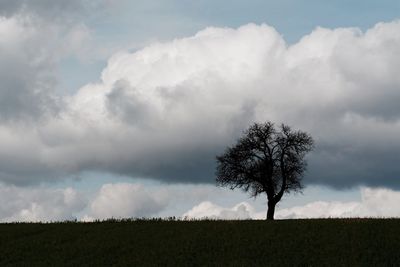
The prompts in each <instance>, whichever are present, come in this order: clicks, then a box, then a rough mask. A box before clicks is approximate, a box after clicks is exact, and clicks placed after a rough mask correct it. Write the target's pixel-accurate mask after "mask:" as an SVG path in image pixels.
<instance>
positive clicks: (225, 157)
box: [216, 122, 314, 219]
mask: <svg viewBox="0 0 400 267" xmlns="http://www.w3.org/2000/svg"><path fill="white" fill-rule="evenodd" d="M313 147H314V141H313V139H312V137H311V136H310V135H309V134H308V133H306V132H303V131H294V130H292V129H291V128H290V127H289V126H287V125H285V124H281V125H280V127H275V125H274V124H273V123H272V122H266V123H254V124H253V125H251V126H250V127H249V128H248V129H247V130H246V131H245V132H244V134H243V136H242V137H241V138H240V139H239V140H238V141H237V143H236V145H234V146H232V147H228V148H227V149H226V151H225V153H224V154H222V155H220V156H217V170H216V176H217V178H216V181H217V184H218V185H219V186H227V187H229V188H230V189H232V190H233V189H235V188H241V189H243V190H244V191H246V192H249V193H250V194H251V196H253V197H256V196H258V195H259V194H261V193H266V194H267V198H268V212H267V219H273V217H274V212H275V206H276V204H277V203H278V202H279V201H280V200H281V199H282V196H283V195H284V193H288V192H290V191H300V190H301V189H302V188H303V184H302V178H303V175H304V172H305V170H306V167H307V162H306V161H305V156H306V154H307V153H308V152H310V151H311V150H312V149H313Z"/></svg>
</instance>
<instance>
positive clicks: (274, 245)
mask: <svg viewBox="0 0 400 267" xmlns="http://www.w3.org/2000/svg"><path fill="white" fill-rule="evenodd" d="M0 249H1V258H0V266H82V265H85V266H87V265H92V266H147V265H149V266H178V265H185V266H287V265H289V266H293V265H296V266H393V265H398V264H400V253H399V251H400V220H397V219H321V220H284V221H272V222H270V221H268V222H267V221H160V220H149V221H140V220H139V221H122V222H117V221H107V222H96V223H49V224H29V223H20V224H1V225H0Z"/></svg>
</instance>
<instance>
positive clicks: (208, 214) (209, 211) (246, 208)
mask: <svg viewBox="0 0 400 267" xmlns="http://www.w3.org/2000/svg"><path fill="white" fill-rule="evenodd" d="M252 216H254V208H253V207H252V206H251V205H250V204H248V203H247V202H242V203H239V204H237V205H235V206H234V207H232V208H223V207H221V206H219V205H216V204H213V203H211V202H209V201H204V202H202V203H200V204H199V205H197V206H195V207H193V208H192V209H190V210H189V211H187V212H185V213H184V214H183V215H182V218H187V219H205V218H208V219H223V220H243V219H250V218H252Z"/></svg>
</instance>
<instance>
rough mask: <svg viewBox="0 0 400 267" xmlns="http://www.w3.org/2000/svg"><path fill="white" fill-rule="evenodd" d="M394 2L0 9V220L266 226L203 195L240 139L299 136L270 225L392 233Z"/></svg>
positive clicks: (236, 200)
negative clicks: (273, 131)
mask: <svg viewBox="0 0 400 267" xmlns="http://www.w3.org/2000/svg"><path fill="white" fill-rule="evenodd" d="M399 14H400V3H399V2H398V1H389V0H386V1H379V2H377V1H355V0H352V1H314V0H312V1H289V0H284V1H259V0H251V1H238V0H234V1H229V2H228V1H219V0H217V1H215V0H214V1H208V0H203V1H186V0H181V1H178V0H175V1H173V0H164V1H128V0H83V1H78V0H71V1H61V0H30V1H28V0H13V1H11V0H8V1H7V0H0V80H1V81H2V82H1V84H0V192H1V193H0V200H1V201H0V221H6V222H8V221H56V220H73V219H77V220H86V221H90V220H94V219H105V218H109V217H117V218H119V217H160V216H161V217H168V216H177V217H190V218H201V217H205V216H208V217H215V218H229V219H235V218H255V219H260V218H265V214H266V198H265V197H264V198H263V197H261V196H260V197H258V198H257V199H253V198H250V197H249V196H248V195H247V194H246V193H244V192H241V191H230V190H228V189H224V188H218V187H216V186H215V166H216V162H215V156H216V155H218V154H221V153H222V152H223V151H224V149H225V148H226V147H227V146H229V145H231V144H233V143H234V142H235V140H237V138H238V137H239V136H240V135H241V133H242V132H243V130H244V129H245V128H247V127H248V126H249V125H250V124H251V123H253V122H255V121H257V122H263V121H273V122H275V123H282V122H283V123H286V124H288V125H291V126H292V127H293V128H295V129H301V130H304V131H307V132H308V133H310V134H311V135H312V136H313V137H314V139H315V142H316V147H315V150H314V151H313V152H312V153H310V154H309V156H308V157H307V160H308V169H307V172H306V174H305V177H304V183H305V186H306V187H305V189H304V192H303V193H302V194H292V195H286V196H285V197H284V198H283V200H282V202H281V203H279V204H278V207H277V212H276V217H277V218H281V219H286V218H309V217H333V216H335V217H354V216H368V217H370V216H372V217H376V216H378V217H382V216H383V217H398V216H400V208H399V207H398V205H397V203H398V200H399V199H400V166H399V164H398V162H399V160H400V155H399V152H398V151H400V150H399V148H400V139H399V133H400V107H399V105H398V103H399V101H400V78H399V75H398V69H399V68H400V20H399V19H400V18H399V16H400V15H399Z"/></svg>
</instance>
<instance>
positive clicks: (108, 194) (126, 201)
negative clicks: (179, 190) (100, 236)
mask: <svg viewBox="0 0 400 267" xmlns="http://www.w3.org/2000/svg"><path fill="white" fill-rule="evenodd" d="M167 201H168V199H166V198H163V197H159V196H157V195H156V194H151V193H149V192H148V191H146V189H145V188H144V187H143V186H142V185H140V184H128V183H118V184H105V185H103V186H102V187H101V189H100V191H99V192H98V193H97V194H96V197H95V198H94V199H93V200H92V201H91V203H90V205H89V214H88V215H85V216H84V217H83V219H84V220H93V219H107V218H132V217H151V216H155V215H156V214H157V213H158V212H160V211H161V210H163V209H164V208H165V207H166V206H167V204H168V202H167Z"/></svg>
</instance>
